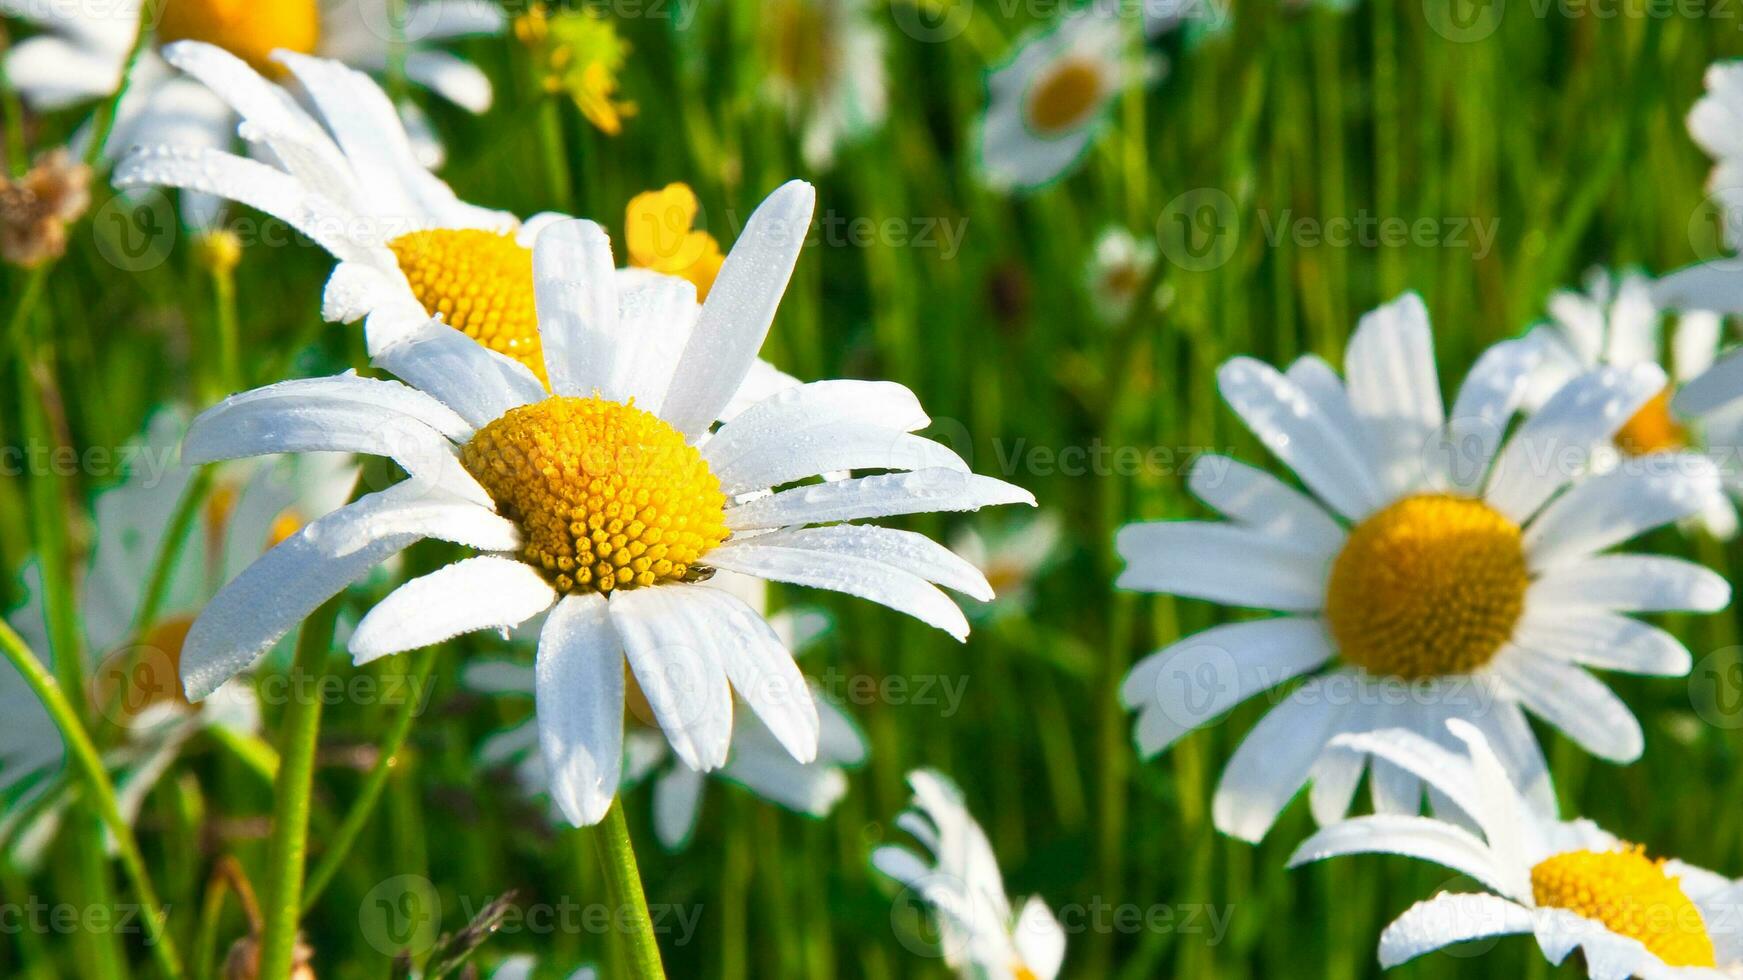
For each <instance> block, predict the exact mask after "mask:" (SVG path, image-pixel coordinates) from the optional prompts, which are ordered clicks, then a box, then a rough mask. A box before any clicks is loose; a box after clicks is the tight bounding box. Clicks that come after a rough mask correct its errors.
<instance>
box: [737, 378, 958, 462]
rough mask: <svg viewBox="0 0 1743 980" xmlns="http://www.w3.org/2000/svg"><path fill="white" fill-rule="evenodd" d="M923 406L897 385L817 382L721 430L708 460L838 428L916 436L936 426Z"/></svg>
mask: <svg viewBox="0 0 1743 980" xmlns="http://www.w3.org/2000/svg"><path fill="white" fill-rule="evenodd" d="M931 421H932V420H931V419H930V418H928V417H927V416H926V413H925V411H923V410H922V409H921V408H920V400H919V399H918V398H916V397H914V393H913V392H912V391H909V390H908V389H907V388H904V387H903V386H901V385H899V384H896V383H894V382H891V381H816V382H812V383H811V384H808V385H800V386H798V387H796V388H786V389H783V390H780V391H778V392H776V393H775V394H772V395H770V396H769V397H767V398H764V399H762V400H760V401H758V402H756V403H755V404H754V405H751V406H750V407H749V408H746V409H745V410H744V411H743V412H742V413H740V414H739V415H738V416H736V417H735V418H733V419H732V421H731V422H729V423H727V424H725V425H723V426H721V427H720V431H719V432H716V433H715V434H714V438H712V439H710V440H708V443H707V447H706V448H705V449H704V451H703V453H704V455H705V456H706V457H707V458H708V459H709V460H711V461H714V460H728V459H733V458H736V457H739V456H745V455H749V454H752V453H755V452H758V451H760V450H762V449H764V448H765V447H769V446H780V445H783V444H784V443H785V441H786V440H787V439H788V438H789V437H790V436H791V435H792V434H793V433H802V432H804V431H806V430H809V429H814V428H824V427H828V426H836V425H856V424H857V425H875V426H880V427H882V428H884V429H888V430H890V431H892V432H913V431H914V430H916V429H920V428H924V427H925V426H926V425H928V424H930V423H931Z"/></svg>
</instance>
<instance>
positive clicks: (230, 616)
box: [181, 482, 476, 701]
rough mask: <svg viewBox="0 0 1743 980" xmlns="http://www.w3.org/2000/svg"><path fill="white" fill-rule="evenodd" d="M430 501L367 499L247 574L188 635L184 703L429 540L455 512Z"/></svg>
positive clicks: (391, 496) (393, 494)
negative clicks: (434, 525) (351, 587)
mask: <svg viewBox="0 0 1743 980" xmlns="http://www.w3.org/2000/svg"><path fill="white" fill-rule="evenodd" d="M431 501H432V497H431V496H430V495H429V494H428V492H427V491H425V490H423V489H422V488H419V487H416V486H415V485H414V484H411V483H409V482H408V483H401V484H398V485H396V486H393V487H390V488H388V489H387V490H384V491H382V492H380V493H373V494H370V495H368V496H366V497H364V498H363V499H361V500H359V501H357V502H356V503H354V504H350V505H348V506H346V507H342V508H340V509H339V510H336V511H334V512H332V513H331V514H328V515H327V516H325V517H322V518H320V519H319V520H316V521H314V522H313V523H311V524H308V525H306V526H304V527H303V529H302V530H300V531H298V532H297V533H296V534H293V535H291V537H289V538H287V539H286V540H285V541H284V542H283V543H282V544H280V545H278V547H276V548H273V549H272V550H271V551H268V552H267V553H266V554H265V555H263V556H261V558H260V560H259V561H256V562H255V563H254V564H252V565H250V566H248V568H246V569H244V570H243V572H242V574H240V575H238V576H236V578H235V579H233V580H232V581H231V582H230V583H229V584H228V585H226V586H224V588H223V589H221V590H219V592H218V594H217V595H216V596H214V597H213V599H212V601H211V602H210V603H208V604H207V606H206V608H205V610H204V611H203V612H201V613H200V616H199V618H198V619H196V620H195V621H194V625H193V628H192V629H190V630H189V631H188V638H187V642H186V643H185V644H184V646H183V650H182V660H181V668H182V685H183V687H184V688H185V689H186V691H187V695H188V699H189V700H191V701H199V700H201V699H203V698H205V697H206V696H207V695H209V694H211V693H212V692H213V691H215V690H217V689H218V687H219V686H220V685H222V684H223V683H224V682H225V681H227V680H229V679H230V678H231V677H233V676H235V675H236V674H237V673H238V672H240V671H242V670H243V669H245V668H247V667H248V666H249V665H250V664H252V663H254V661H255V660H257V659H259V658H260V657H261V656H262V655H264V654H265V653H266V652H267V651H268V650H269V649H271V648H272V645H273V644H275V643H277V642H278V640H279V638H280V637H282V636H284V635H285V634H286V633H288V632H290V630H291V629H292V628H293V627H295V626H296V625H297V624H298V623H300V622H302V620H303V619H304V618H306V617H307V616H308V615H309V614H310V613H312V612H314V611H315V608H316V607H317V606H319V605H320V604H321V603H323V602H326V601H327V600H328V599H330V598H332V597H333V596H334V595H337V594H338V593H339V592H340V591H341V590H342V589H344V588H345V587H346V586H348V585H350V584H351V583H352V582H355V581H357V580H358V579H360V578H362V577H363V576H364V575H365V574H367V573H368V572H369V570H370V569H371V568H374V567H375V566H376V565H378V564H380V563H381V562H383V561H385V560H387V559H388V558H389V557H391V556H393V555H395V554H397V553H399V552H400V551H402V550H403V549H405V548H407V547H409V546H410V545H412V544H413V543H415V542H417V541H418V540H420V539H422V538H424V537H426V536H428V532H429V527H428V526H427V525H429V524H430V523H432V521H433V520H436V521H439V520H440V519H441V517H442V516H444V515H445V514H446V513H448V512H451V511H452V508H453V506H454V505H453V504H452V503H445V502H444V503H443V504H440V505H437V506H435V507H432V504H431ZM467 506H470V505H467ZM474 509H476V508H474Z"/></svg>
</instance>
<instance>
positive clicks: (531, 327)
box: [387, 228, 545, 381]
mask: <svg viewBox="0 0 1743 980" xmlns="http://www.w3.org/2000/svg"><path fill="white" fill-rule="evenodd" d="M387 247H388V248H389V249H391V250H392V251H393V255H394V258H395V259H397V260H398V261H399V268H400V271H401V272H404V273H405V277H406V280H407V281H409V282H410V283H411V286H412V295H414V296H416V297H417V299H418V302H419V303H422V304H423V306H424V309H425V310H427V311H428V312H429V314H430V315H431V316H437V315H440V316H441V317H442V319H443V320H445V321H446V322H447V324H448V325H449V326H451V327H453V328H454V329H456V330H458V331H460V332H461V333H464V334H465V335H466V336H468V337H471V338H472V339H473V340H476V341H478V342H479V343H481V344H483V345H484V346H486V347H488V348H490V349H491V350H493V351H496V352H497V353H499V354H507V355H508V356H509V357H512V358H514V359H515V360H517V361H520V362H521V363H522V364H525V365H526V366H527V367H529V368H532V370H533V373H534V374H536V375H538V376H539V380H541V381H542V380H544V378H545V354H544V348H543V347H542V346H541V345H540V343H539V319H538V314H537V312H536V311H535V309H534V306H533V253H532V251H531V250H529V249H527V248H525V247H523V246H522V245H521V244H520V243H519V242H516V241H515V240H514V236H513V235H508V234H500V233H498V232H494V231H486V230H484V229H481V228H433V229H430V230H428V231H414V232H408V233H407V234H404V235H401V236H399V237H398V238H395V239H394V240H393V241H391V242H388V243H387Z"/></svg>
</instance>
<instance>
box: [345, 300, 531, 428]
mask: <svg viewBox="0 0 1743 980" xmlns="http://www.w3.org/2000/svg"><path fill="white" fill-rule="evenodd" d="M373 360H374V362H375V364H376V365H377V366H379V367H381V368H383V369H384V370H387V371H390V372H392V373H393V374H395V375H398V376H399V377H400V378H402V379H404V380H405V381H406V382H408V383H410V384H411V385H413V386H415V387H416V388H418V389H419V390H420V391H424V392H427V393H428V394H430V395H432V396H434V397H435V398H436V399H437V400H438V401H440V402H441V403H442V404H443V405H446V406H447V407H448V408H450V409H452V410H453V411H454V413H455V414H457V415H459V416H460V417H461V418H463V419H465V420H466V422H467V423H468V424H470V425H472V426H474V427H476V428H480V429H481V428H483V427H484V426H486V425H488V424H490V423H491V422H493V421H495V420H496V419H498V418H501V417H502V416H503V414H504V413H506V412H507V411H508V410H509V409H511V408H518V407H520V406H522V405H529V404H532V403H533V402H539V401H543V400H544V399H545V386H544V385H542V384H540V383H539V379H538V377H537V376H536V375H534V374H533V372H532V370H531V369H530V368H528V367H527V366H526V365H525V364H522V363H521V362H519V361H517V360H515V359H514V358H512V357H505V356H503V355H501V354H498V353H497V352H495V351H493V350H491V349H489V348H488V347H485V346H484V345H483V344H480V343H479V342H478V341H476V340H473V339H472V338H471V337H468V336H466V335H465V334H463V333H461V332H460V331H458V330H455V329H454V328H453V327H450V326H448V325H447V324H445V323H443V322H441V321H440V320H428V321H426V322H425V323H424V324H423V325H422V326H420V327H418V328H417V329H416V330H413V331H412V332H410V333H408V334H407V335H406V336H405V337H404V339H401V340H399V341H397V342H395V343H393V344H390V345H388V346H387V347H386V348H385V349H384V350H382V351H380V352H379V353H377V354H376V355H375V357H374V358H373Z"/></svg>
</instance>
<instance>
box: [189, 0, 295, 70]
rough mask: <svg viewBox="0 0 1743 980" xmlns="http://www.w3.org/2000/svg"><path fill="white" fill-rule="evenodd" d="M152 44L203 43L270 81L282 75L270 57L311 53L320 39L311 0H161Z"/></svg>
mask: <svg viewBox="0 0 1743 980" xmlns="http://www.w3.org/2000/svg"><path fill="white" fill-rule="evenodd" d="M157 39H158V40H159V41H160V42H162V43H164V44H168V43H170V42H171V41H204V42H206V43H207V44H213V45H216V46H218V47H220V48H223V49H224V50H226V51H228V52H230V53H231V54H233V55H235V56H236V57H238V58H241V59H242V60H243V61H246V62H248V64H249V65H251V66H252V67H253V68H254V70H255V71H258V72H260V73H261V74H262V75H267V76H270V77H273V78H278V77H282V76H283V75H284V74H285V69H284V66H283V65H280V64H279V63H278V62H276V61H273V60H272V57H271V55H272V52H273V51H275V50H277V49H279V48H285V49H286V50H290V51H296V52H300V53H302V54H313V53H314V50H315V43H316V42H317V41H319V40H320V39H321V11H320V4H319V3H318V2H317V0H167V2H166V3H165V4H164V5H163V14H162V17H161V18H160V19H159V20H158V24H157Z"/></svg>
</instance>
